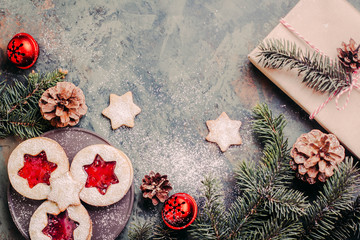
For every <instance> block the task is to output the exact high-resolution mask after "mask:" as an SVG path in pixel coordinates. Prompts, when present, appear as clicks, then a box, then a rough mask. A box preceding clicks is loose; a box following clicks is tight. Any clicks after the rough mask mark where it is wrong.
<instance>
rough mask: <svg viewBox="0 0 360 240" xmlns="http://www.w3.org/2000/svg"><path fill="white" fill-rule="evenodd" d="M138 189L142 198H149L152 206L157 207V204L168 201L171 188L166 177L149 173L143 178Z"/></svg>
mask: <svg viewBox="0 0 360 240" xmlns="http://www.w3.org/2000/svg"><path fill="white" fill-rule="evenodd" d="M140 189H141V191H142V192H143V197H144V198H150V199H151V200H152V203H153V205H158V203H159V202H165V201H166V199H168V197H169V192H170V191H171V190H172V186H171V184H170V182H169V180H167V175H161V174H160V173H156V174H155V173H154V172H153V171H151V172H150V173H149V175H145V177H144V178H143V180H142V184H141V186H140Z"/></svg>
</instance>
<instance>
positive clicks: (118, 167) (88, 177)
mask: <svg viewBox="0 0 360 240" xmlns="http://www.w3.org/2000/svg"><path fill="white" fill-rule="evenodd" d="M70 171H71V174H72V175H73V178H74V179H75V180H76V181H78V182H80V183H82V186H83V189H82V190H81V192H80V199H81V200H83V201H84V202H86V203H88V204H90V205H94V206H107V205H110V204H113V203H115V202H117V201H119V200H120V199H122V198H123V197H124V196H125V194H126V193H127V191H128V190H129V188H130V186H131V184H132V182H133V175H134V173H133V168H132V164H131V162H130V160H129V158H128V157H127V156H126V155H125V154H124V153H123V152H122V151H120V150H119V149H116V148H114V147H112V146H110V145H105V144H97V145H91V146H88V147H86V148H84V149H82V150H80V151H79V152H78V153H77V154H76V155H75V157H74V159H73V161H72V163H71V167H70Z"/></svg>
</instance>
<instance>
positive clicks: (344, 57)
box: [337, 38, 360, 72]
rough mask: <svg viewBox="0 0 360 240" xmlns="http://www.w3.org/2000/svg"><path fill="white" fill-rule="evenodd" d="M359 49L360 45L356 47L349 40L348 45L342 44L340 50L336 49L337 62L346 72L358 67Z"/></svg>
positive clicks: (351, 40)
mask: <svg viewBox="0 0 360 240" xmlns="http://www.w3.org/2000/svg"><path fill="white" fill-rule="evenodd" d="M359 47H360V45H358V46H356V42H355V41H354V39H352V38H351V39H350V42H349V44H346V43H344V42H342V43H341V48H337V51H338V58H339V61H340V62H341V64H342V65H343V67H344V68H345V70H346V71H348V72H353V71H355V70H357V69H358V68H359V67H360V58H359V55H358V52H359Z"/></svg>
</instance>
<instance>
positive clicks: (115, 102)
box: [102, 91, 141, 130]
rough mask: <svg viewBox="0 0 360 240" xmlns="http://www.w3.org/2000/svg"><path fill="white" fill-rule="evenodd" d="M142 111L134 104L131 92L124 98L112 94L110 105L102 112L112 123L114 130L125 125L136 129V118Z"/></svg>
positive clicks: (123, 96)
mask: <svg viewBox="0 0 360 240" xmlns="http://www.w3.org/2000/svg"><path fill="white" fill-rule="evenodd" d="M140 112H141V109H140V108H139V107H138V106H136V105H135V104H134V102H133V96H132V93H131V92H130V91H129V92H127V93H125V94H124V95H122V96H118V95H116V94H110V105H109V106H108V107H107V108H105V109H104V110H103V111H102V114H103V115H104V116H105V117H107V118H109V119H110V121H111V127H112V129H114V130H115V129H117V128H119V127H121V126H123V125H125V126H127V127H134V118H135V116H136V115H138V114H139V113H140Z"/></svg>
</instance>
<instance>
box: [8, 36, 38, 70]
mask: <svg viewBox="0 0 360 240" xmlns="http://www.w3.org/2000/svg"><path fill="white" fill-rule="evenodd" d="M7 56H8V59H9V60H10V61H11V62H12V63H13V64H15V66H16V67H18V68H20V69H27V68H30V67H32V66H33V65H34V64H35V62H36V60H37V59H38V57H39V45H38V43H37V42H36V41H35V39H34V38H33V37H32V36H31V35H30V34H27V33H18V34H16V35H15V36H14V37H13V38H12V39H11V40H10V42H9V44H8V46H7Z"/></svg>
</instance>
